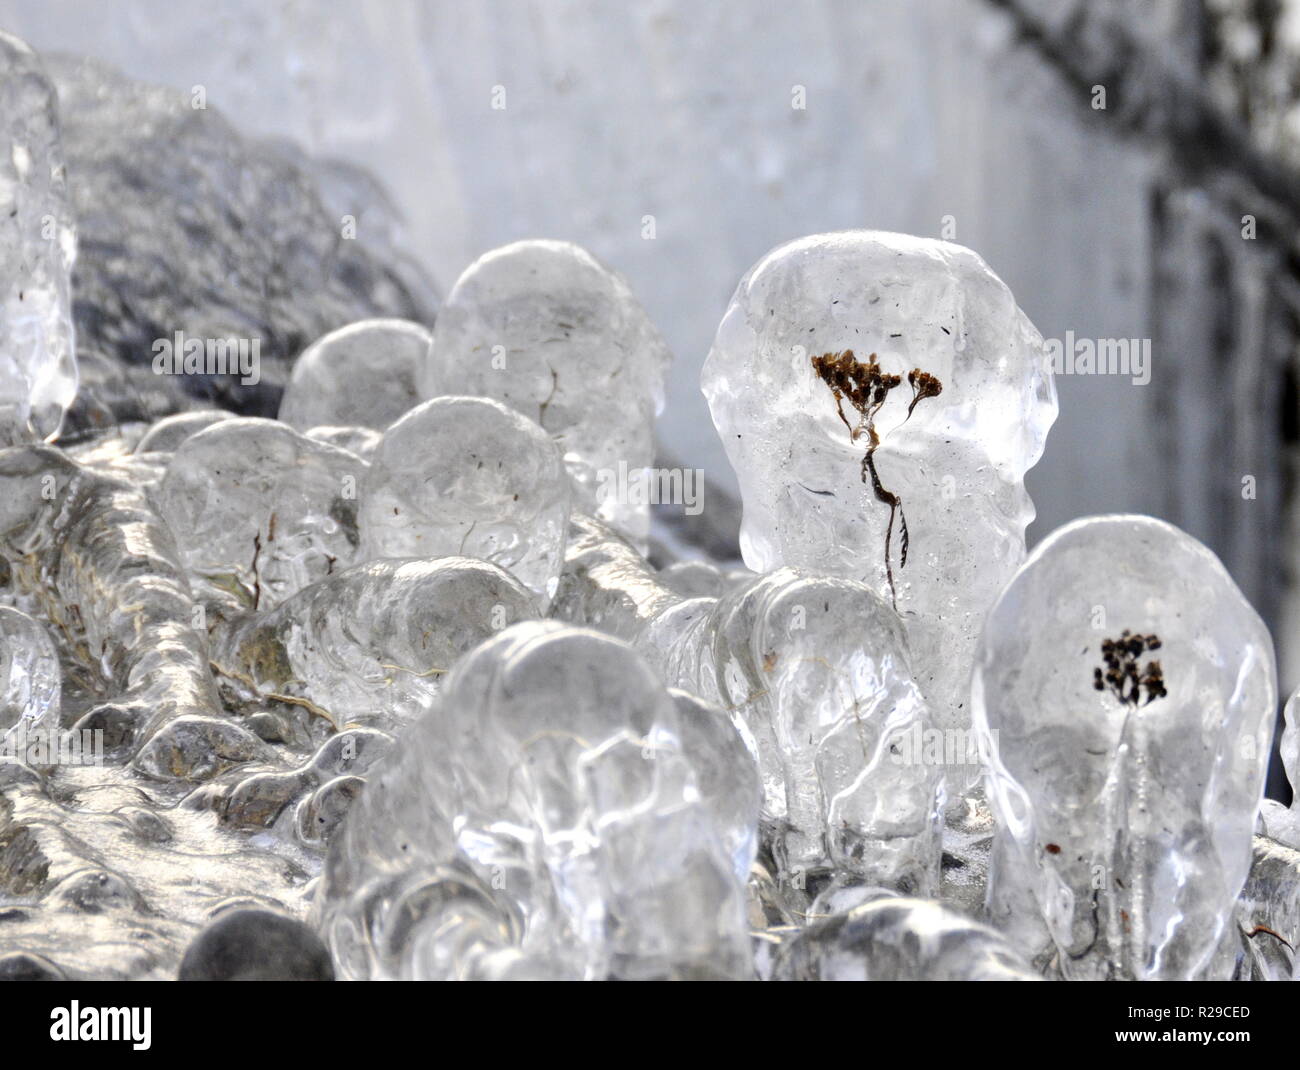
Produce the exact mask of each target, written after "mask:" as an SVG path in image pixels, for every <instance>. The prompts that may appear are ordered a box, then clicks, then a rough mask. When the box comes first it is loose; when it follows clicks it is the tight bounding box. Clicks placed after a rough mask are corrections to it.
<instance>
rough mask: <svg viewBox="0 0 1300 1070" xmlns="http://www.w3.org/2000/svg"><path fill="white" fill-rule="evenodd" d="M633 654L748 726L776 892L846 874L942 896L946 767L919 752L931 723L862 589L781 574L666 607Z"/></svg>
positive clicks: (890, 619)
mask: <svg viewBox="0 0 1300 1070" xmlns="http://www.w3.org/2000/svg"><path fill="white" fill-rule="evenodd" d="M638 646H639V647H640V648H641V649H643V650H644V651H645V652H646V655H647V658H648V659H649V660H650V662H651V663H652V664H653V665H655V667H656V668H657V669H658V670H659V672H660V673H661V674H663V676H664V677H665V678H666V679H668V680H669V681H670V682H671V683H673V685H674V686H677V687H683V688H686V689H688V690H691V691H694V692H696V693H697V694H701V695H705V696H706V697H708V698H710V699H713V700H715V701H717V702H718V703H719V704H721V705H722V706H723V707H724V708H726V709H728V710H733V711H735V712H736V713H737V714H738V715H739V716H740V717H741V719H742V720H743V721H744V723H745V724H746V726H747V727H748V729H749V731H750V733H751V735H752V736H753V738H754V740H755V743H756V746H757V749H758V755H759V768H760V770H761V772H762V777H763V793H764V798H763V822H764V825H765V828H766V838H767V839H768V841H769V844H770V847H771V850H772V853H773V856H774V858H775V860H776V863H777V866H778V871H779V876H780V878H781V879H782V880H783V881H784V882H786V883H789V884H792V885H795V886H796V887H802V886H803V885H804V883H805V882H806V880H807V879H808V878H809V877H812V876H819V875H821V876H824V875H825V874H827V873H830V872H841V873H846V874H853V875H854V876H855V877H856V878H857V879H859V880H862V881H866V882H870V883H873V884H880V885H884V886H887V887H890V888H894V889H895V890H898V891H905V892H909V893H919V894H927V895H928V894H934V893H935V892H936V891H937V888H938V880H939V862H940V850H939V827H940V826H939V807H940V800H941V787H940V779H941V776H942V772H943V769H942V762H943V758H942V756H940V757H939V759H938V761H937V762H936V761H934V760H932V758H933V755H932V753H931V752H932V748H927V747H926V746H925V745H924V744H925V742H926V736H927V733H931V732H932V726H931V722H930V720H929V714H928V711H927V708H926V704H925V700H924V699H923V698H922V696H921V694H920V692H919V691H918V690H917V687H916V685H915V683H914V682H913V680H912V676H911V672H910V669H909V667H908V660H907V652H906V646H905V641H904V638H903V632H902V627H901V625H900V624H899V621H898V617H897V615H896V614H895V613H894V612H893V610H892V609H891V608H890V607H889V605H888V604H887V603H885V602H884V601H882V600H881V599H880V597H879V596H878V595H876V594H875V593H874V592H873V591H872V590H871V589H870V588H868V587H867V586H866V585H864V584H861V583H858V582H856V581H853V580H845V579H838V578H835V577H828V576H819V575H816V574H814V573H810V572H806V571H801V570H798V569H792V568H783V569H778V570H777V571H775V572H772V573H769V574H768V575H766V576H761V577H757V578H755V579H754V580H752V581H751V582H750V583H748V584H746V585H745V586H744V587H741V588H738V589H737V590H735V591H732V592H731V593H729V594H727V595H726V596H724V597H723V598H722V599H721V600H716V601H715V600H713V599H705V598H699V599H690V600H687V601H684V602H681V603H679V604H677V605H675V606H673V607H671V608H670V609H668V610H666V611H665V612H663V613H662V614H660V615H659V616H657V617H656V618H655V619H654V620H652V621H651V622H650V623H649V624H648V625H647V626H646V628H645V629H644V631H643V633H642V635H641V637H640V638H639V639H638Z"/></svg>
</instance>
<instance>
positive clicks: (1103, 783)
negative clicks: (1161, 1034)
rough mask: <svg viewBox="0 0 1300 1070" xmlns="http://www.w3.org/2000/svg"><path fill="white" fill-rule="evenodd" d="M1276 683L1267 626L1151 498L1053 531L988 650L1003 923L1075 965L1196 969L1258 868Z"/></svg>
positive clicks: (995, 896)
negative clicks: (1097, 608)
mask: <svg viewBox="0 0 1300 1070" xmlns="http://www.w3.org/2000/svg"><path fill="white" fill-rule="evenodd" d="M1094 605H1102V606H1104V607H1105V610H1106V612H1105V620H1106V621H1107V622H1108V627H1107V628H1106V629H1104V630H1099V629H1097V628H1096V627H1094V622H1095V620H1096V619H1097V618H1096V617H1094V615H1093V614H1092V611H1091V610H1092V607H1093V606H1094ZM1276 698H1277V696H1276V681H1275V669H1274V658H1273V645H1272V641H1271V639H1270V637H1269V634H1268V630H1267V629H1266V628H1265V626H1264V624H1263V622H1262V621H1261V620H1260V619H1259V616H1258V615H1257V614H1256V613H1255V611H1254V610H1253V609H1252V608H1251V607H1250V605H1249V604H1248V603H1247V602H1246V600H1245V599H1244V598H1243V597H1242V595H1241V592H1240V591H1239V590H1238V589H1237V586H1236V585H1235V584H1234V583H1233V581H1232V578H1231V577H1230V576H1229V575H1228V573H1227V572H1226V570H1225V569H1224V567H1223V565H1222V564H1221V563H1220V562H1219V560H1218V558H1216V557H1215V556H1214V555H1213V554H1212V553H1210V551H1209V550H1207V549H1206V548H1205V547H1204V546H1202V545H1201V544H1200V543H1198V542H1197V541H1196V540H1195V539H1193V538H1191V537H1190V536H1189V535H1186V534H1185V533H1183V532H1182V531H1179V530H1178V529H1177V528H1175V527H1173V526H1171V525H1169V524H1166V523H1164V522H1162V521H1159V520H1153V519H1151V518H1150V517H1141V516H1102V517H1089V518H1087V519H1084V520H1079V521H1076V522H1074V523H1072V524H1067V525H1066V526H1065V527H1063V528H1060V529H1058V530H1057V531H1055V532H1053V533H1052V534H1051V535H1050V536H1049V537H1048V538H1047V539H1045V540H1044V541H1043V542H1042V543H1041V544H1040V545H1039V546H1038V547H1037V548H1036V549H1035V551H1034V552H1033V554H1031V555H1030V557H1029V559H1028V560H1027V561H1026V562H1025V564H1024V566H1023V567H1022V568H1021V569H1020V571H1019V572H1017V573H1016V575H1015V577H1014V578H1013V579H1012V581H1011V582H1010V583H1009V584H1008V585H1007V589H1006V590H1005V591H1004V592H1003V594H1002V596H1001V597H1000V598H999V599H998V602H997V604H996V605H995V606H994V607H993V609H992V611H991V612H990V614H989V618H988V624H987V626H986V628H985V631H984V636H983V638H982V640H981V643H980V647H979V651H978V657H977V659H976V663H975V674H974V681H973V688H972V703H973V706H974V720H975V727H976V731H977V732H979V733H980V734H981V735H982V736H983V738H984V742H985V745H986V747H987V749H988V751H989V752H990V753H991V754H992V755H993V759H992V766H991V772H990V776H989V780H988V784H989V792H990V802H991V803H992V806H993V809H994V812H995V814H996V815H997V818H998V822H999V828H998V832H997V835H996V838H995V842H994V849H993V859H992V866H991V875H990V887H989V896H988V904H989V910H990V913H991V915H992V917H993V920H994V922H995V923H996V924H997V925H998V926H999V927H1002V928H1006V929H1008V930H1009V931H1011V932H1013V933H1014V934H1016V942H1017V943H1018V944H1019V945H1020V946H1022V947H1027V948H1031V949H1033V950H1034V951H1035V952H1037V951H1038V950H1040V949H1041V946H1042V941H1043V938H1044V936H1045V935H1047V936H1050V938H1051V940H1053V941H1054V942H1055V944H1056V947H1057V948H1058V949H1059V951H1060V961H1061V965H1062V969H1063V971H1064V973H1065V975H1066V976H1067V977H1068V978H1100V977H1118V978H1131V979H1170V978H1172V979H1191V978H1195V977H1197V976H1198V974H1199V973H1200V971H1201V970H1202V969H1203V968H1204V967H1205V966H1206V964H1207V963H1208V962H1209V960H1210V957H1211V955H1212V953H1213V952H1214V949H1215V946H1216V944H1217V943H1218V941H1219V938H1220V936H1221V935H1222V933H1223V929H1224V926H1225V925H1226V924H1227V923H1228V920H1229V919H1230V918H1231V916H1232V912H1233V908H1234V903H1235V900H1236V897H1237V894H1238V893H1239V892H1240V891H1241V887H1242V883H1243V882H1244V881H1245V879H1246V873H1247V871H1248V869H1249V867H1250V859H1251V835H1252V833H1253V831H1254V827H1255V819H1256V815H1257V813H1258V811H1259V804H1260V798H1261V795H1262V793H1263V787H1264V774H1265V770H1266V767H1267V764H1268V754H1269V744H1270V740H1271V738H1272V730H1273V718H1274V715H1275V710H1276ZM1044 926H1045V928H1046V933H1045V934H1044V933H1043V928H1044Z"/></svg>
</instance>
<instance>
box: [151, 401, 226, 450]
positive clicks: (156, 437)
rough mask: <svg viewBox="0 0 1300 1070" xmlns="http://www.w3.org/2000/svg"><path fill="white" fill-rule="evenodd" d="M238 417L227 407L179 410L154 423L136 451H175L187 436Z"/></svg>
mask: <svg viewBox="0 0 1300 1070" xmlns="http://www.w3.org/2000/svg"><path fill="white" fill-rule="evenodd" d="M234 419H237V417H236V416H235V414H234V413H233V412H227V411H226V410H225V409H198V410H196V411H194V412H178V413H176V414H175V415H173V416H166V417H164V418H163V419H161V420H159V421H158V422H157V423H155V424H153V425H152V426H151V427H150V428H149V430H148V431H147V432H146V433H145V434H144V436H143V437H142V438H141V439H140V441H139V442H137V443H136V446H135V452H136V453H174V452H176V449H177V447H179V446H180V444H181V443H182V442H184V441H185V440H186V439H187V438H189V437H190V436H192V435H197V434H198V433H199V432H200V431H202V430H204V429H205V428H208V427H211V426H212V425H213V424H219V423H221V422H222V421H223V420H234Z"/></svg>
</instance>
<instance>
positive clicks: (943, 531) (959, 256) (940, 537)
mask: <svg viewBox="0 0 1300 1070" xmlns="http://www.w3.org/2000/svg"><path fill="white" fill-rule="evenodd" d="M844 351H852V354H853V359H854V360H856V361H857V362H859V363H860V364H861V365H862V366H863V367H864V368H866V367H867V366H871V367H874V368H875V369H876V372H877V373H878V376H881V377H885V378H874V379H873V380H872V381H871V384H870V386H869V387H868V386H865V385H864V391H863V393H862V394H861V395H858V396H857V398H856V401H857V402H859V403H860V405H855V404H854V400H855V399H854V398H853V397H850V396H849V394H848V393H846V392H845V391H846V390H848V388H849V385H850V384H847V383H844V382H840V383H839V384H838V386H839V387H840V388H843V389H841V391H840V397H838V398H837V396H836V389H837V385H836V382H834V381H832V380H833V378H834V377H833V375H832V374H831V372H830V371H829V370H828V372H827V376H828V377H829V378H825V377H823V376H822V375H821V374H819V372H818V371H817V369H816V368H815V366H814V361H815V360H816V359H819V358H823V357H826V356H828V355H830V356H833V355H836V354H842V353H843V352H844ZM913 372H916V373H919V374H918V375H917V376H914V377H913V378H912V381H909V375H910V374H911V373H913ZM864 374H865V373H864ZM890 376H897V377H898V379H897V381H896V382H895V381H894V380H892V379H889V378H888V377H890ZM922 376H925V377H929V378H922ZM864 384H865V380H864ZM936 384H937V385H938V388H939V390H940V392H939V393H937V394H935V393H934V390H935V388H936ZM860 385H863V384H860ZM702 386H703V389H704V393H705V395H706V396H707V398H708V401H709V407H710V409H711V411H712V414H713V422H714V423H715V424H716V426H717V428H718V432H719V434H720V435H721V437H722V441H723V444H724V445H725V447H726V449H727V454H728V456H729V457H730V459H731V463H732V466H733V467H734V468H735V470H736V475H737V477H738V478H739V480H740V490H741V495H742V497H743V500H744V520H743V523H742V526H741V535H740V541H741V550H742V552H743V554H744V557H745V563H746V564H747V565H748V566H749V567H750V568H752V569H754V570H755V571H758V572H767V571H769V570H771V569H774V568H778V567H780V566H782V565H796V566H804V567H807V568H812V569H817V570H818V571H821V572H826V573H829V574H831V575H837V576H845V577H849V578H852V579H856V580H860V581H862V582H864V583H866V584H868V585H870V586H871V587H872V588H874V589H875V590H876V591H877V592H879V593H880V594H881V595H883V596H884V597H885V598H886V599H889V598H890V597H891V595H892V594H894V593H896V595H897V605H898V608H899V610H900V612H901V613H902V614H903V615H904V618H905V620H906V623H907V628H908V633H909V639H910V642H911V649H912V664H913V667H914V670H915V672H916V678H917V683H918V684H919V685H920V687H921V690H922V691H923V692H924V693H925V695H926V697H927V698H928V699H929V701H930V705H931V708H932V711H933V714H934V720H935V723H936V724H937V726H939V727H940V728H962V727H965V726H966V725H968V724H969V714H968V712H967V710H966V709H965V708H964V702H965V691H966V686H967V682H968V673H969V664H970V661H969V659H970V656H971V654H972V652H973V650H974V646H975V642H976V640H977V638H978V635H979V629H980V626H981V624H982V623H983V619H984V614H985V613H986V612H987V610H988V607H989V606H990V605H991V604H992V603H993V600H994V599H995V598H996V597H997V594H998V592H999V591H1000V590H1001V588H1002V586H1003V584H1005V583H1006V581H1007V580H1008V579H1009V578H1010V576H1011V574H1012V573H1013V572H1014V571H1015V569H1016V567H1017V566H1018V565H1019V564H1020V562H1021V561H1022V560H1023V559H1024V553H1025V542H1024V532H1025V527H1026V525H1027V524H1028V523H1029V521H1030V520H1032V519H1033V516H1034V511H1033V505H1032V503H1031V502H1030V500H1029V497H1028V495H1027V494H1026V493H1025V488H1024V482H1023V481H1024V475H1025V472H1026V471H1027V470H1028V469H1029V468H1030V467H1032V466H1033V464H1034V463H1035V462H1036V461H1037V460H1038V457H1039V455H1040V454H1041V453H1042V449H1043V443H1044V440H1045V439H1046V436H1047V431H1048V428H1049V427H1050V426H1051V424H1052V421H1053V420H1054V419H1055V417H1056V390H1055V387H1054V384H1053V380H1052V375H1051V371H1050V368H1049V366H1048V362H1047V360H1046V358H1045V355H1044V352H1043V347H1042V338H1041V337H1040V336H1039V334H1038V332H1037V331H1036V330H1035V329H1034V327H1033V325H1032V324H1031V323H1030V322H1029V320H1028V319H1027V318H1026V317H1025V315H1024V313H1022V312H1021V311H1020V309H1019V308H1017V307H1016V302H1015V298H1014V297H1013V296H1012V294H1011V291H1010V290H1008V289H1007V287H1006V286H1005V285H1004V284H1003V283H1002V281H1001V280H1000V279H998V278H997V276H996V275H994V274H993V272H992V271H990V270H989V268H988V266H987V265H986V264H985V263H984V261H983V260H981V259H980V258H979V257H978V256H977V255H975V254H974V253H973V252H971V251H970V250H968V249H964V248H962V247H961V246H958V245H951V244H949V243H947V242H940V241H932V240H928V239H924V238H913V237H907V236H905V235H899V234H885V233H879V232H874V231H844V232H841V233H836V234H819V235H813V236H811V237H807V238H801V239H799V240H798V241H794V242H790V243H788V244H786V245H782V246H780V247H778V248H776V249H774V250H773V251H772V252H770V253H768V254H767V256H765V257H763V259H762V260H760V261H759V262H758V263H757V264H756V265H755V266H754V267H753V268H752V269H751V270H750V271H749V273H748V274H746V275H745V277H744V278H743V279H742V280H741V282H740V285H739V287H738V288H737V290H736V293H735V296H734V297H733V298H732V300H731V304H730V305H729V306H728V308H727V311H726V314H725V315H724V317H723V319H722V323H721V324H720V326H719V327H718V333H717V337H716V339H715V340H714V343H713V348H712V350H711V351H710V353H709V357H708V360H707V362H706V363H705V366H704V372H703V376H702ZM873 436H874V437H873ZM876 438H878V439H879V444H878V446H875V447H874V448H872V443H873V442H874V441H875V439H876ZM891 498H892V499H895V500H896V503H897V504H896V506H895V505H891V504H889V499H891ZM887 547H888V553H887V552H886V549H887ZM904 556H905V557H906V564H904V563H903V558H904ZM890 572H892V574H893V584H892V590H891V584H890V582H889V574H890Z"/></svg>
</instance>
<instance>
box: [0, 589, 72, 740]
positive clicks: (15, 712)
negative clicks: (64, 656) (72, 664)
mask: <svg viewBox="0 0 1300 1070" xmlns="http://www.w3.org/2000/svg"><path fill="white" fill-rule="evenodd" d="M61 690H62V683H61V678H60V674H59V652H58V650H56V649H55V646H54V643H53V641H52V640H51V639H50V634H49V632H48V630H47V629H46V628H45V626H44V625H43V624H41V622H40V621H37V620H33V619H32V618H31V617H29V616H28V615H27V614H26V613H23V612H22V611H21V610H18V609H14V608H13V607H12V606H0V740H3V739H4V738H5V736H6V735H7V734H8V733H9V732H10V730H11V729H14V728H16V727H21V729H22V731H23V732H35V731H40V732H57V731H58V728H59V711H60V708H61V707H60V703H59V696H60V693H61Z"/></svg>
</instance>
